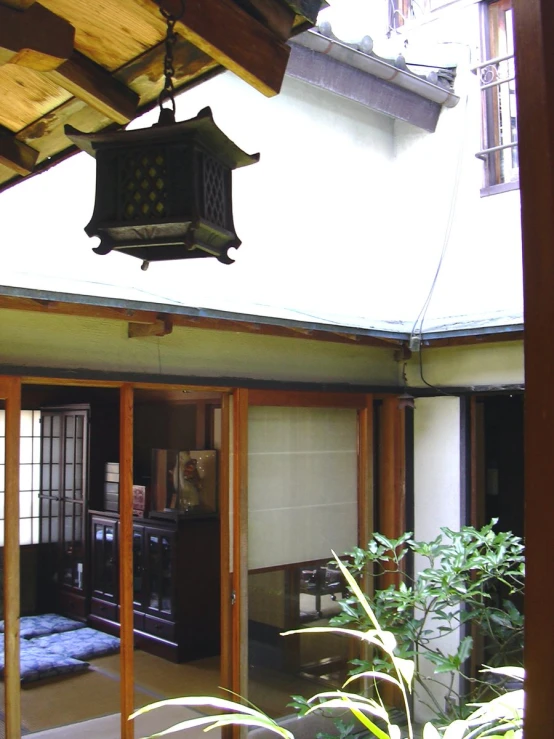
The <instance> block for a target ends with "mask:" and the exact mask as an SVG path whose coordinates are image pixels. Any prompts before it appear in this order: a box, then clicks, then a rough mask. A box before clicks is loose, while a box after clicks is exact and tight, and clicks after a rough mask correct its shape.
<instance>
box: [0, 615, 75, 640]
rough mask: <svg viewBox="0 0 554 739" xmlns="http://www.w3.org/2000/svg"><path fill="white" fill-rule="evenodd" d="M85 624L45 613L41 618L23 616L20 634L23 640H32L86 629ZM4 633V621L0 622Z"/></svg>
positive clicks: (20, 620)
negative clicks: (36, 637) (37, 637)
mask: <svg viewBox="0 0 554 739" xmlns="http://www.w3.org/2000/svg"><path fill="white" fill-rule="evenodd" d="M84 628H85V624H84V623H82V622H81V621H74V620H73V619H71V618H67V617H66V616H60V615H59V614H58V613H43V614H41V615H40V616H22V617H21V618H20V619H19V633H20V636H21V637H22V638H23V639H32V638H33V637H35V636H47V635H48V634H60V633H62V632H64V631H75V630H76V629H84ZM3 631H4V621H0V632H3Z"/></svg>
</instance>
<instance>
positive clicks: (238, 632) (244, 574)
mask: <svg viewBox="0 0 554 739" xmlns="http://www.w3.org/2000/svg"><path fill="white" fill-rule="evenodd" d="M233 398H234V404H233V593H234V599H235V600H234V606H233V681H232V689H233V690H234V691H235V692H236V693H238V694H239V695H243V696H246V695H247V692H248V390H242V389H239V390H236V391H235V393H234V395H233Z"/></svg>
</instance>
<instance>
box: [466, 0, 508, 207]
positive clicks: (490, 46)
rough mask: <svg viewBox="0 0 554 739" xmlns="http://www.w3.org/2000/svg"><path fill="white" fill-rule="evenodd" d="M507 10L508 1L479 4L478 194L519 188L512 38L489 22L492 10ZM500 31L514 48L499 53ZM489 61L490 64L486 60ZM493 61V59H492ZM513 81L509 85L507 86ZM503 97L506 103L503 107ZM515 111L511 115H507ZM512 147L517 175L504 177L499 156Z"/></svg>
mask: <svg viewBox="0 0 554 739" xmlns="http://www.w3.org/2000/svg"><path fill="white" fill-rule="evenodd" d="M508 11H512V12H513V2H512V0H484V2H482V3H481V49H482V58H483V61H482V62H481V63H480V64H479V65H477V66H476V67H474V70H473V71H475V72H476V73H477V75H478V77H479V80H480V94H481V132H482V133H481V147H482V148H481V150H480V151H479V152H478V153H477V155H476V156H477V157H478V158H479V159H481V160H482V161H483V170H484V184H483V187H482V188H481V195H482V196H486V195H494V194H497V193H501V192H507V191H510V190H517V189H519V162H518V160H517V108H516V95H517V92H516V89H515V70H514V64H515V49H514V39H513V36H512V39H508V38H507V34H508V31H507V27H506V24H505V23H504V26H503V28H502V29H501V28H500V27H498V32H497V33H496V34H495V28H494V25H493V23H492V15H493V12H500V13H502V14H504V17H505V15H506V13H507V12H508ZM501 34H503V35H504V38H505V39H506V40H507V41H508V44H507V45H508V48H509V46H510V41H511V48H512V49H514V51H513V52H512V53H510V52H508V53H505V52H501V51H500V49H499V42H500V40H501ZM489 60H490V61H492V62H493V63H492V64H490V61H489ZM494 60H497V61H496V62H495V61H494ZM503 63H504V65H505V67H507V74H504V72H505V70H502V71H501V70H500V69H499V65H500V64H503ZM510 84H513V87H511V88H510V87H509V85H510ZM512 93H513V95H514V104H513V106H512V104H511V100H510V96H511V95H512ZM506 100H507V101H508V104H507V106H506ZM502 103H504V106H505V107H507V108H508V114H509V116H510V141H509V142H508V143H505V142H503V141H502V140H501V137H502V132H501V122H500V112H501V108H502ZM512 113H515V116H512V115H511V114H512ZM512 118H514V119H515V128H512V123H511V120H512ZM510 149H512V150H513V151H515V152H516V155H515V157H514V156H512V161H514V160H515V161H516V162H517V164H516V166H514V165H512V169H513V170H515V169H516V168H517V176H516V177H513V178H511V179H505V172H504V169H505V168H506V164H505V162H504V159H503V156H504V152H505V151H507V150H510Z"/></svg>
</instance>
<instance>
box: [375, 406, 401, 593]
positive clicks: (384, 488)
mask: <svg viewBox="0 0 554 739" xmlns="http://www.w3.org/2000/svg"><path fill="white" fill-rule="evenodd" d="M404 436H405V426H404V410H403V409H402V408H399V405H398V398H397V396H396V395H388V396H387V397H386V398H384V400H383V408H382V415H381V485H380V490H379V493H380V495H379V532H380V533H381V534H383V535H384V536H387V537H388V538H389V539H396V538H398V537H399V536H400V535H401V534H403V533H404V531H405V528H406V511H405V508H406V474H405V462H406V460H405V456H406V455H405V438H404ZM399 581H400V575H394V574H392V573H391V574H390V575H387V574H385V575H384V576H383V580H382V582H381V583H380V587H382V588H386V587H388V586H389V585H392V584H397V583H398V582H399Z"/></svg>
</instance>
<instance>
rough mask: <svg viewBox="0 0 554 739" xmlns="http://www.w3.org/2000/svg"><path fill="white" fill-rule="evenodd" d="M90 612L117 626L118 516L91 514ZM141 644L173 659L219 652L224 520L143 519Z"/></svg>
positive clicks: (138, 530)
mask: <svg viewBox="0 0 554 739" xmlns="http://www.w3.org/2000/svg"><path fill="white" fill-rule="evenodd" d="M90 520H91V536H90V542H91V557H90V562H91V583H92V591H91V608H90V616H89V620H90V621H91V622H93V623H96V624H97V625H100V626H104V627H105V628H107V629H108V630H111V631H115V632H117V630H118V627H119V608H118V604H119V598H118V584H117V576H118V571H119V570H118V556H117V551H118V548H117V540H118V536H119V517H118V516H117V515H115V514H113V515H109V514H99V513H94V514H91V519H90ZM133 609H134V628H135V642H136V645H137V647H140V648H143V649H146V650H148V651H151V652H154V653H155V654H158V655H159V656H162V657H164V658H166V659H171V660H173V661H175V662H181V661H187V660H191V659H198V658H201V657H208V656H212V655H216V654H219V610H220V606H219V521H218V520H217V519H216V518H206V519H189V520H185V519H183V520H179V521H171V522H165V521H155V520H154V519H143V520H140V521H138V520H137V521H136V522H135V523H134V525H133Z"/></svg>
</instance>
